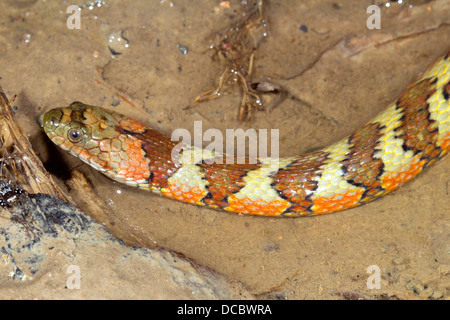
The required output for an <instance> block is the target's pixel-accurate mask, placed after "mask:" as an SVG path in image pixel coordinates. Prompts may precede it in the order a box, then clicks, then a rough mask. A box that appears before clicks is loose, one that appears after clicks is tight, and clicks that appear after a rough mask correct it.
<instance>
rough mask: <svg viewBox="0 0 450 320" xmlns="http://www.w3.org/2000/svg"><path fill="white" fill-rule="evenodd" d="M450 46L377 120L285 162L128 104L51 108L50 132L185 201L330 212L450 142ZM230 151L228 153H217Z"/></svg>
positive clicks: (383, 186) (122, 177)
mask: <svg viewBox="0 0 450 320" xmlns="http://www.w3.org/2000/svg"><path fill="white" fill-rule="evenodd" d="M449 56H450V51H448V52H447V54H445V55H444V56H443V57H441V58H439V59H438V60H437V61H436V62H435V63H433V64H432V65H431V66H430V67H429V68H428V69H426V70H425V71H424V72H423V73H422V74H421V75H420V76H419V77H418V78H417V79H416V80H415V81H414V82H413V83H411V84H410V85H409V86H408V87H407V88H406V90H405V91H404V92H403V93H402V94H401V95H400V96H399V97H398V98H397V100H396V101H395V102H394V103H392V104H391V105H389V106H388V107H387V109H385V110H384V111H383V112H382V113H380V114H379V115H378V116H377V117H376V118H375V119H373V120H372V121H369V122H368V123H367V124H365V125H364V126H362V127H361V128H359V129H358V130H356V131H355V132H354V133H353V134H351V135H350V136H348V137H346V138H344V139H342V140H341V141H339V142H337V143H335V144H333V145H331V146H329V147H327V148H324V149H322V150H319V151H315V152H312V153H309V154H306V155H302V156H296V157H289V158H281V159H279V160H278V161H277V163H276V165H275V164H274V163H273V162H272V161H267V160H266V159H259V160H258V161H257V162H256V163H252V164H251V163H246V164H239V163H229V162H227V161H224V160H225V159H226V158H227V156H226V155H223V154H218V153H214V152H211V151H206V150H202V149H200V148H196V147H191V146H182V147H181V148H180V149H179V152H178V153H177V154H178V158H177V159H176V161H175V160H174V159H173V157H172V152H173V150H175V149H174V148H176V147H177V146H178V145H179V144H178V142H175V141H171V139H170V137H167V136H164V135H163V134H161V133H160V132H158V131H156V130H154V129H152V128H149V127H148V126H146V125H145V124H143V123H141V122H139V121H136V120H133V119H130V118H127V117H125V116H123V115H121V114H119V113H116V112H112V111H108V110H106V109H103V108H100V107H94V106H90V105H86V104H83V103H81V102H74V103H72V104H71V105H70V106H68V107H63V108H57V109H53V110H50V111H49V112H47V113H46V114H45V116H44V120H43V126H44V130H45V132H46V134H47V135H48V137H49V138H50V139H51V140H52V141H53V142H54V143H55V144H57V145H58V146H59V147H61V148H62V149H64V150H67V151H69V152H70V153H71V154H73V155H74V156H76V157H78V158H80V159H81V160H83V161H84V162H86V163H87V164H89V165H91V166H92V167H93V168H95V169H97V170H99V171H101V172H102V173H104V174H105V175H107V176H108V177H110V178H112V179H114V180H116V181H119V182H122V183H126V184H128V185H132V186H137V187H139V188H142V189H145V190H151V191H154V192H157V193H159V194H161V195H164V196H167V197H170V198H174V199H177V200H181V201H184V202H188V203H192V204H197V205H203V206H209V207H211V208H215V209H223V210H226V211H229V212H236V213H243V214H254V215H263V216H301V215H314V214H324V213H330V212H336V211H341V210H344V209H348V208H352V207H356V206H359V205H362V204H365V203H367V202H370V201H372V200H375V199H377V198H379V197H381V196H383V195H385V194H387V193H389V192H391V191H393V190H395V189H397V188H398V187H400V186H401V185H403V184H404V183H406V182H407V181H409V180H411V179H412V178H413V177H414V176H416V175H417V174H418V173H420V172H421V171H422V170H424V168H426V167H428V166H429V165H431V164H432V163H434V162H435V161H436V160H438V159H439V158H441V157H442V156H443V155H445V154H446V153H447V152H448V151H449V149H450V104H449V101H450V57H449ZM217 160H222V161H217Z"/></svg>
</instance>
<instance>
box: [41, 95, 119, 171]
mask: <svg viewBox="0 0 450 320" xmlns="http://www.w3.org/2000/svg"><path fill="white" fill-rule="evenodd" d="M119 121H120V115H118V114H116V113H111V112H105V110H103V109H102V108H99V107H94V106H90V105H86V104H84V103H82V102H73V103H72V104H70V105H69V106H68V107H63V108H56V109H52V110H50V111H48V112H47V113H46V114H45V115H44V118H43V128H44V131H45V133H46V134H47V136H48V137H49V138H50V139H51V140H52V141H53V143H55V144H56V145H57V146H59V147H60V148H62V149H63V150H65V151H68V152H70V153H71V154H73V155H75V156H77V157H79V158H80V159H82V160H84V161H86V162H88V160H89V158H90V155H91V154H92V152H94V153H95V150H96V149H95V148H98V147H99V141H100V140H101V139H105V138H106V139H112V138H115V137H117V136H118V134H119V133H118V132H117V131H116V129H115V128H116V127H117V124H118V123H119Z"/></svg>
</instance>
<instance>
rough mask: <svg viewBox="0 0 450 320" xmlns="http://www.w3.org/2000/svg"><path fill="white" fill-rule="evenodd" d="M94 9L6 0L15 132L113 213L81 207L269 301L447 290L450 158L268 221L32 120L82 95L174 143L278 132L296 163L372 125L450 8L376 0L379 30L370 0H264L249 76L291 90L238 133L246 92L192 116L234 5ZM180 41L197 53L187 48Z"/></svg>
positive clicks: (7, 70)
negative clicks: (204, 202)
mask: <svg viewBox="0 0 450 320" xmlns="http://www.w3.org/2000/svg"><path fill="white" fill-rule="evenodd" d="M100 3H103V4H102V5H101V6H100V7H97V6H96V7H94V8H93V9H92V10H90V9H89V5H86V4H88V2H84V1H74V4H78V5H80V6H82V7H83V9H82V11H81V17H82V25H81V30H69V29H68V28H67V27H66V19H67V17H68V16H69V14H67V13H66V8H67V5H68V4H67V3H63V2H62V1H37V0H21V1H14V0H6V1H2V10H1V11H0V18H1V19H0V77H1V80H0V85H1V86H2V87H3V88H4V90H5V91H6V93H8V94H9V95H13V94H18V99H17V100H16V103H15V104H16V106H17V110H16V116H17V118H18V120H19V123H20V124H21V125H22V126H23V127H24V128H25V130H26V132H27V133H28V134H29V136H30V139H31V141H32V143H33V146H35V150H36V151H37V152H38V153H39V155H40V157H41V159H42V160H43V161H44V162H45V164H46V167H47V168H48V170H49V171H50V172H52V173H53V174H54V175H55V176H56V177H57V179H58V181H59V182H60V184H61V185H63V186H64V185H65V184H64V181H65V180H67V179H68V178H69V176H70V172H71V171H72V170H74V169H77V170H80V171H82V172H83V173H85V175H86V176H87V178H88V180H89V181H90V182H91V183H92V185H93V188H94V191H93V192H94V193H95V194H96V195H98V196H99V197H101V199H102V203H104V204H105V207H107V208H108V210H107V211H108V212H107V213H103V214H98V213H97V214H96V213H95V212H87V213H90V214H91V215H92V216H93V218H95V219H96V220H98V221H100V222H102V223H104V224H105V225H106V226H107V227H108V228H109V229H110V230H111V231H112V232H113V233H114V234H116V235H117V236H119V237H122V238H124V239H125V240H127V241H128V242H130V243H131V244H141V245H147V246H155V245H159V246H163V247H167V248H170V249H172V250H175V251H178V252H181V253H183V254H185V255H186V256H187V257H189V258H193V259H195V260H196V261H197V262H198V263H200V264H203V265H206V266H208V267H211V268H213V269H215V270H217V271H219V272H220V273H222V274H224V275H226V276H227V277H229V278H231V279H234V280H238V281H240V282H242V283H243V284H244V285H245V286H246V287H247V288H248V289H249V290H250V291H251V292H252V293H253V294H255V295H256V296H257V297H261V298H266V297H268V298H279V299H304V298H308V299H336V298H343V297H353V298H358V297H363V296H364V295H367V296H369V297H372V296H373V297H375V298H401V299H413V298H419V299H427V298H431V299H438V298H448V297H449V295H448V291H449V287H450V283H449V272H450V266H449V260H448V250H449V248H448V244H449V219H448V213H449V205H448V204H449V201H448V199H449V192H450V186H449V182H450V180H449V177H448V172H449V170H450V161H449V158H448V157H446V158H444V159H443V160H442V161H440V162H439V163H438V164H437V165H435V166H433V167H432V168H430V169H428V170H426V172H425V173H424V174H422V175H420V176H419V177H418V178H416V179H414V180H413V181H412V182H411V183H409V184H408V185H406V186H404V187H402V188H401V189H399V190H398V191H396V192H394V193H393V194H391V195H388V196H386V197H384V198H383V199H381V200H378V201H375V202H373V203H370V204H368V205H365V206H363V207H360V208H356V209H352V210H348V211H346V212H343V213H339V214H332V215H327V216H322V217H312V218H304V219H273V218H260V217H252V216H240V215H234V214H229V213H225V212H219V211H214V210H209V209H206V208H198V207H194V206H191V205H187V204H184V203H179V202H176V201H173V200H169V199H164V198H160V197H159V196H157V195H153V194H150V193H147V192H145V191H140V190H136V189H133V188H131V187H126V186H123V185H119V184H118V183H115V182H112V181H111V180H109V179H108V178H106V177H104V176H102V175H101V174H100V173H97V172H95V171H94V170H92V169H90V168H88V167H87V166H86V165H84V164H82V163H81V161H79V160H77V159H75V158H73V157H71V156H69V155H66V154H64V153H63V152H61V151H59V150H57V149H56V148H55V147H53V146H52V145H50V144H49V143H48V141H47V139H46V137H45V136H44V134H43V132H42V130H41V128H40V127H39V125H38V124H37V122H36V119H37V118H38V117H39V116H40V115H41V114H42V113H43V112H45V111H47V110H49V109H51V108H54V107H58V106H65V105H67V104H69V103H71V102H72V101H75V100H78V101H83V102H85V103H89V104H94V105H99V106H104V107H110V108H112V109H114V110H116V111H119V112H121V113H124V114H126V115H128V116H130V117H133V118H136V119H139V120H141V121H142V122H145V123H148V124H149V125H150V126H152V127H153V128H155V129H158V130H160V131H162V132H164V133H166V134H170V133H171V132H172V130H174V129H176V128H187V129H189V130H192V129H193V123H194V120H201V121H202V123H203V130H206V129H208V128H218V129H220V130H222V131H223V132H225V129H226V128H231V129H234V128H239V127H242V128H244V129H247V128H250V127H251V128H255V129H260V128H267V129H272V128H273V129H279V130H280V153H281V155H282V156H286V155H293V154H297V153H298V154H300V153H303V152H305V151H307V150H310V149H312V148H316V147H323V146H326V145H328V144H330V143H332V142H333V141H335V140H336V139H338V138H342V137H344V136H346V135H347V134H350V133H351V132H352V131H353V130H355V129H356V128H357V127H358V126H360V125H362V124H363V123H365V122H366V121H368V120H370V119H371V118H372V117H373V116H375V115H376V114H377V113H379V112H380V111H381V110H383V109H384V108H385V107H386V106H387V105H388V104H389V103H390V102H392V101H393V100H394V99H395V97H396V96H397V95H398V94H399V93H400V92H401V91H402V90H403V89H404V88H405V87H406V86H407V85H408V84H409V83H410V82H411V81H412V80H413V79H414V78H415V76H416V75H417V74H418V73H419V72H421V71H422V70H423V69H424V68H425V67H426V66H427V65H429V64H430V63H431V62H433V61H434V60H435V59H436V58H437V57H439V56H440V55H442V54H443V53H444V52H445V50H446V49H448V47H449V45H450V38H449V34H450V26H449V23H450V21H449V17H450V8H449V6H450V5H449V3H448V1H445V0H436V1H414V2H411V3H414V6H413V7H411V8H409V4H410V3H409V2H408V1H406V2H404V3H402V4H398V3H392V4H391V6H390V7H386V6H385V2H382V1H379V2H376V3H375V4H377V5H380V7H381V8H382V9H381V19H382V20H381V30H369V29H367V27H366V19H367V18H368V16H369V15H368V14H367V13H366V8H367V7H368V6H369V5H370V4H373V1H356V0H354V1H353V0H348V1H337V0H336V1H327V0H325V1H312V0H311V1H309V0H307V1H294V0H293V1H275V0H274V1H267V2H266V3H265V10H266V16H267V19H268V22H269V31H270V35H269V37H268V38H267V39H266V41H265V42H264V43H262V45H261V46H260V48H259V49H258V51H257V54H256V57H255V73H256V76H258V77H259V76H271V77H272V78H273V79H275V80H276V81H277V82H278V83H279V84H281V85H283V86H284V87H285V88H286V89H287V90H288V91H289V93H290V97H289V98H288V99H287V100H285V102H284V103H283V104H281V105H279V106H278V107H277V108H276V109H274V110H271V111H270V110H268V111H262V112H258V113H256V114H255V115H254V117H253V120H252V122H251V123H244V124H242V123H239V121H237V110H238V105H239V101H240V91H239V90H238V89H236V88H235V89H232V88H231V87H230V89H228V90H227V91H226V94H225V96H224V97H223V98H221V99H218V100H213V101H210V102H207V103H204V104H200V105H198V106H196V107H195V108H194V109H191V110H188V111H185V110H183V107H185V106H186V105H188V104H189V103H190V102H191V101H192V100H193V99H194V98H195V97H196V96H197V95H198V94H200V93H201V92H203V91H205V90H207V89H209V88H210V87H211V86H212V84H213V83H214V79H215V77H216V75H217V74H218V73H219V72H220V71H221V65H220V64H218V63H217V62H214V61H212V60H211V59H210V55H209V54H205V53H204V52H205V50H206V49H207V47H208V41H207V39H208V36H209V35H210V34H211V33H212V32H214V31H216V30H219V29H220V28H222V27H224V26H226V25H227V24H228V23H229V22H230V21H231V20H230V18H229V17H230V16H231V15H233V12H234V10H238V9H239V5H238V2H237V1H232V2H231V6H230V8H229V9H226V8H221V7H220V5H219V1H207V0H203V1H195V2H193V1H176V0H173V1H172V2H171V1H168V0H161V1H136V0H134V1H131V0H117V1H104V2H100ZM301 25H305V26H307V29H308V31H307V32H305V31H302V30H301V29H300V26H301ZM120 32H123V36H124V37H125V38H126V39H127V40H128V41H129V47H128V48H123V47H122V48H121V47H120V45H118V46H117V44H116V47H115V48H116V49H117V50H121V51H122V54H121V55H118V56H115V57H114V58H113V57H112V54H111V52H110V50H109V49H108V44H109V43H108V39H109V36H110V35H111V34H118V33H120ZM352 35H353V36H354V37H355V38H352ZM26 39H29V40H30V41H29V42H26V41H25V40H26ZM343 39H359V41H357V42H349V41H347V42H345V41H344V40H343ZM349 43H353V44H354V46H352V47H350V46H349V45H348V44H349ZM177 44H181V45H183V46H186V47H187V48H188V53H187V54H186V55H182V54H181V53H180V51H179V50H178V48H177ZM314 62H315V63H314ZM305 70H306V71H305ZM121 96H123V97H126V98H127V99H128V100H129V102H127V101H125V100H124V99H121ZM119 100H120V101H121V103H120V104H119V105H118V106H117V107H111V104H112V103H113V102H116V101H119ZM118 190H120V194H119V193H118ZM76 195H77V193H73V196H76ZM84 197H85V200H86V199H88V198H89V197H91V196H88V195H86V194H85V195H84ZM78 201H79V203H80V206H81V207H82V208H83V206H84V207H85V208H86V206H85V205H86V204H85V203H83V199H78ZM369 265H377V266H379V267H380V269H381V278H382V282H381V289H379V290H369V289H368V288H367V287H366V280H367V277H368V274H367V273H366V269H367V267H368V266H369ZM93 272H94V271H93ZM124 298H127V297H126V296H124Z"/></svg>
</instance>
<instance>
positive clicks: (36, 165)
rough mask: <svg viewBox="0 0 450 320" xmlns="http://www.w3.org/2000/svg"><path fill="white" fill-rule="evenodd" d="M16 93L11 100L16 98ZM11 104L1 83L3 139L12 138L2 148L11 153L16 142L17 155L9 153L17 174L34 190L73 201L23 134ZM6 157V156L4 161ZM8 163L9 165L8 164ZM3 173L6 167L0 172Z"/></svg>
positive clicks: (30, 189) (19, 178)
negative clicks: (10, 149)
mask: <svg viewBox="0 0 450 320" xmlns="http://www.w3.org/2000/svg"><path fill="white" fill-rule="evenodd" d="M14 98H15V96H14V97H13V99H12V100H11V101H14ZM11 110H12V109H11V105H10V102H9V101H8V98H7V96H6V94H5V93H4V92H3V89H2V87H1V86H0V126H1V129H2V130H1V135H2V141H5V138H7V139H9V140H10V141H9V142H10V144H6V143H4V144H2V146H1V147H0V152H1V153H2V157H3V156H4V155H7V154H8V151H7V148H8V146H9V145H10V146H12V148H13V150H14V151H13V155H11V156H8V157H7V158H8V159H7V161H8V163H9V166H10V167H11V169H12V171H13V173H12V174H13V175H14V176H15V178H16V179H17V180H18V181H20V182H21V183H22V184H24V186H25V187H28V188H29V190H27V191H29V192H31V193H46V194H51V195H54V196H56V197H58V198H59V199H61V200H63V201H67V202H70V203H72V204H73V200H72V199H71V198H70V197H69V196H67V195H66V194H65V193H64V192H63V191H62V190H61V189H60V188H59V187H58V186H57V185H56V183H55V182H54V181H53V178H52V177H51V176H50V174H49V173H48V172H47V171H46V170H45V168H44V165H43V164H42V162H41V160H40V159H39V158H38V157H37V156H36V154H35V153H34V151H33V147H32V146H31V143H30V141H29V140H28V138H27V137H26V136H25V135H24V134H23V132H22V130H21V128H20V127H19V126H18V125H17V124H16V123H15V121H14V118H13V116H12V111H11ZM5 161H6V159H2V161H1V162H2V169H3V162H5ZM6 166H7V165H5V167H6ZM0 174H1V175H3V170H2V172H0Z"/></svg>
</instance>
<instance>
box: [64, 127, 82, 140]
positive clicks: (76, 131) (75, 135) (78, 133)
mask: <svg viewBox="0 0 450 320" xmlns="http://www.w3.org/2000/svg"><path fill="white" fill-rule="evenodd" d="M67 137H68V138H69V140H70V141H71V142H73V143H77V142H80V141H81V139H83V131H82V130H81V129H80V128H72V129H70V130H69V131H68V132H67Z"/></svg>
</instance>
